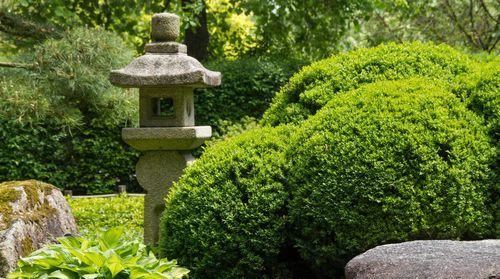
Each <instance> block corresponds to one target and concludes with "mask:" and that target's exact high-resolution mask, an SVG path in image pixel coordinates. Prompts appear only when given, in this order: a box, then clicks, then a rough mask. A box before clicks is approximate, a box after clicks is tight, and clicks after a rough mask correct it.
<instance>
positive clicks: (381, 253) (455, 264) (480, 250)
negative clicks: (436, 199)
mask: <svg viewBox="0 0 500 279" xmlns="http://www.w3.org/2000/svg"><path fill="white" fill-rule="evenodd" d="M345 273H346V278H347V279H361V278H364V279H375V278H384V279H390V278H398V279H399V278H401V279H404V278H412V279H414V278H428V279H437V278H443V279H444V278H467V279H475V278H478V279H479V278H481V279H483V278H484V279H492V278H500V240H481V241H451V240H422V241H410V242H404V243H398V244H388V245H382V246H378V247H375V248H373V249H370V250H368V251H367V252H365V253H363V254H361V255H359V256H357V257H355V258H354V259H352V260H351V261H349V263H347V266H346V268H345Z"/></svg>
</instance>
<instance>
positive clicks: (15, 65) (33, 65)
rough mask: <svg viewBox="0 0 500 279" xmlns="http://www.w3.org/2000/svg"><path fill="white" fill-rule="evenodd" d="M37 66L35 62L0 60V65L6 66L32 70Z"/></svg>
mask: <svg viewBox="0 0 500 279" xmlns="http://www.w3.org/2000/svg"><path fill="white" fill-rule="evenodd" d="M36 66H37V64H36V63H33V64H24V63H13V62H0V67H6V68H21V69H26V70H32V69H34V68H35V67H36Z"/></svg>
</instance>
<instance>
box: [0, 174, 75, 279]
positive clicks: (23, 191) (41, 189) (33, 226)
mask: <svg viewBox="0 0 500 279" xmlns="http://www.w3.org/2000/svg"><path fill="white" fill-rule="evenodd" d="M77 232H78V231H77V228H76V223H75V219H74V218H73V215H72V214H71V209H70V208H69V205H68V203H67V202H66V200H65V199H64V197H63V195H62V194H61V191H59V189H57V188H56V187H54V186H52V185H50V184H46V183H43V182H39V181H36V180H27V181H11V182H4V183H0V277H2V276H5V275H6V274H7V273H8V272H10V271H12V270H13V269H14V268H15V267H16V263H17V260H18V259H19V258H20V257H24V256H27V255H29V254H30V253H31V252H33V251H35V250H37V249H39V248H41V247H42V246H43V245H44V244H46V243H51V242H55V240H56V238H57V237H60V236H63V235H64V234H67V233H71V234H76V233H77Z"/></svg>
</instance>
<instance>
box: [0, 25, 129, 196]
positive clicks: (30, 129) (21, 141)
mask: <svg viewBox="0 0 500 279" xmlns="http://www.w3.org/2000/svg"><path fill="white" fill-rule="evenodd" d="M131 58H132V57H131V51H130V50H129V49H128V48H127V47H126V46H125V45H124V44H123V42H121V40H120V39H119V38H118V37H117V36H115V35H113V34H112V33H109V32H106V31H103V30H98V29H96V30H86V29H81V28H77V29H75V30H70V31H68V33H66V34H65V35H64V37H63V38H62V39H61V40H47V41H46V42H45V43H44V44H42V45H40V46H37V47H36V48H35V51H34V53H33V54H26V55H25V56H23V57H22V59H23V60H21V61H22V62H25V63H32V62H35V61H36V63H37V64H36V66H35V67H34V68H33V69H32V70H30V71H26V70H19V69H13V70H11V69H2V70H1V71H2V74H5V75H2V77H1V78H0V108H1V109H0V119H1V121H0V139H1V142H2V143H4V146H3V148H2V149H1V150H0V180H22V179H27V178H32V179H38V180H42V181H46V182H49V183H51V184H53V185H57V186H58V187H60V188H64V189H74V190H76V191H77V192H88V193H102V192H111V191H114V187H115V185H116V184H117V183H123V184H131V185H136V184H134V183H136V182H135V180H134V178H133V176H132V175H133V173H134V164H135V162H136V159H137V156H138V153H137V152H135V151H133V150H132V149H131V148H129V147H127V146H126V145H125V144H124V143H123V142H122V140H121V136H120V134H121V133H120V130H121V128H122V127H125V126H131V125H133V123H134V122H135V121H136V120H135V118H136V115H137V108H138V104H137V98H135V97H134V96H132V94H130V93H131V92H128V93H125V94H124V93H123V91H121V90H119V89H117V88H114V87H113V86H112V85H111V84H110V83H109V81H108V80H107V77H108V74H109V71H110V70H111V69H113V68H118V67H120V66H123V64H125V63H127V62H128V61H129V60H130V59H131Z"/></svg>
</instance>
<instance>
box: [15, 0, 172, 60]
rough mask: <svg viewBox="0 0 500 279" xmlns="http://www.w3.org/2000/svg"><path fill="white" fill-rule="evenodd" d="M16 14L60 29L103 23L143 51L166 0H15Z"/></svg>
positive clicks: (100, 25) (105, 27)
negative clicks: (152, 22)
mask: <svg viewBox="0 0 500 279" xmlns="http://www.w3.org/2000/svg"><path fill="white" fill-rule="evenodd" d="M9 9H10V10H11V11H13V12H14V14H16V15H19V16H22V17H24V18H27V19H30V20H33V21H34V22H37V23H49V24H51V25H52V26H54V27H55V28H57V29H61V30H65V29H68V28H73V27H78V26H80V27H82V26H86V27H89V28H94V27H103V28H104V29H106V30H110V31H113V32H115V33H117V34H119V35H120V36H121V37H122V38H123V39H124V40H125V41H127V43H128V44H129V45H130V46H134V47H135V48H136V49H137V50H138V51H142V50H143V48H144V45H145V44H146V43H147V42H149V37H150V28H151V27H150V25H149V24H150V18H151V15H152V13H154V12H156V13H159V12H162V11H163V10H164V1H163V0H154V1H151V0H148V1H144V0H127V1H123V0H107V1H96V0H92V1H88V0H69V1H68V0H46V1H38V0H23V1H16V2H13V3H12V4H11V5H10V7H9Z"/></svg>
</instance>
